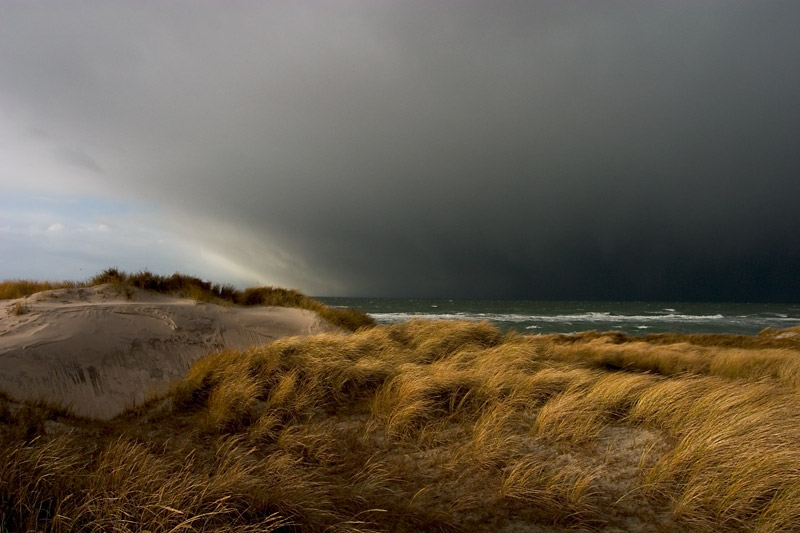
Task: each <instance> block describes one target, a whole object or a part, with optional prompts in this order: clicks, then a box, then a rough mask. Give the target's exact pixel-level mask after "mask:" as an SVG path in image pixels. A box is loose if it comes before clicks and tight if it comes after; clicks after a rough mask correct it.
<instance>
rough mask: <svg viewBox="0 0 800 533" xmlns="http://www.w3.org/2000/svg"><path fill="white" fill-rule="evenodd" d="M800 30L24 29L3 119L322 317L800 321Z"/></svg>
mask: <svg viewBox="0 0 800 533" xmlns="http://www.w3.org/2000/svg"><path fill="white" fill-rule="evenodd" d="M798 19H800V8H798V7H797V5H796V4H795V3H792V2H777V1H775V2H760V1H752V2H723V1H711V2H703V3H697V2H689V1H685V2H680V1H678V2H669V3H667V2H616V1H615V2H602V3H600V2H588V1H587V2H569V3H566V2H556V1H553V2H535V3H534V2H501V3H491V4H489V3H485V2H477V1H476V2H461V3H458V4H454V3H439V2H436V3H431V2H421V1H420V2H396V3H383V2H381V3H376V2H303V3H299V2H270V3H264V4H262V3H248V2H243V3H237V4H233V5H231V4H228V3H224V4H223V3H222V2H219V3H214V2H201V3H196V4H192V6H191V7H189V6H187V5H186V4H164V3H156V2H152V3H129V2H107V3H103V4H96V3H85V2H69V3H62V2H51V3H27V2H6V3H4V4H3V5H2V7H0V21H3V22H0V68H1V69H2V72H5V73H7V76H6V77H4V78H3V80H2V81H0V98H2V100H0V105H2V106H13V107H14V108H15V109H23V110H24V111H25V113H26V116H27V117H28V120H29V121H30V125H29V126H30V127H32V128H36V127H40V128H43V129H45V130H47V131H48V132H52V135H53V141H52V142H54V143H58V142H60V143H65V144H68V145H70V146H85V147H86V152H87V153H91V154H92V156H93V157H95V158H96V164H97V165H98V166H100V167H102V168H104V169H112V168H113V169H114V172H111V171H110V170H108V171H107V172H106V176H103V178H102V180H101V178H100V177H99V176H98V178H97V179H98V180H100V181H98V183H99V184H100V185H99V186H100V187H102V188H105V190H107V192H108V193H109V194H111V193H114V194H117V195H119V196H129V195H130V196H133V197H138V198H140V199H141V201H143V202H151V203H155V204H156V205H160V206H161V207H162V208H163V209H165V210H170V211H172V212H177V213H179V214H181V217H182V218H181V217H179V219H180V220H183V221H189V222H184V223H183V225H182V227H180V228H178V229H179V230H180V231H183V232H184V233H185V234H186V235H187V237H190V238H195V239H203V238H204V237H203V235H202V232H199V231H198V230H193V229H192V227H193V226H195V225H194V224H192V223H191V220H193V219H197V218H198V217H201V218H202V219H203V220H205V221H207V222H208V223H209V224H213V221H214V220H219V221H224V222H225V224H226V227H230V228H232V229H231V230H230V232H229V233H227V234H226V235H225V236H221V237H218V238H214V239H213V243H214V246H215V247H216V248H217V249H219V250H220V251H221V252H224V253H229V254H230V255H231V256H232V258H233V259H235V260H237V261H241V262H243V263H246V264H247V266H248V267H249V268H253V269H259V268H265V269H267V270H270V269H272V270H274V271H275V274H276V275H278V274H280V276H284V277H286V276H289V277H291V276H294V278H293V279H295V280H296V283H298V284H300V285H301V286H302V288H304V289H306V290H308V291H310V292H329V291H341V292H344V293H349V294H389V295H426V294H427V295H454V296H503V297H532V298H536V297H541V298H620V299H622V298H666V299H669V298H675V299H787V300H791V299H794V300H797V299H798V298H800V276H798V274H797V272H800V242H799V241H798V239H796V238H795V237H794V232H795V228H796V227H797V225H798V222H800V220H799V218H800V216H799V215H798V210H797V209H796V198H797V197H798V194H799V193H800V180H799V179H797V176H798V171H799V170H800V155H798V151H797V150H796V149H795V147H794V145H793V142H794V139H796V138H797V134H798V133H800V131H799V130H800V106H798V105H797V100H796V95H797V94H800V75H799V74H798V70H797V69H796V68H795V63H796V59H797V57H798V56H800V34H798V32H797V31H796V28H797V27H798V22H800V20H798ZM73 162H74V161H73ZM176 220H177V219H176ZM237 228H238V230H237ZM243 235H246V237H243ZM259 236H261V239H262V240H263V242H262V243H259ZM207 240H208V239H207ZM209 242H211V241H209ZM274 257H280V258H281V259H280V260H279V261H276V260H274V259H272V258H274ZM260 258H263V259H260ZM268 264H269V265H272V266H269V267H267V266H265V265H268ZM278 264H280V265H282V266H276V265H278ZM278 271H280V272H278ZM325 280H328V282H326V281H325Z"/></svg>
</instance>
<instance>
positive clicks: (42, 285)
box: [0, 268, 375, 331]
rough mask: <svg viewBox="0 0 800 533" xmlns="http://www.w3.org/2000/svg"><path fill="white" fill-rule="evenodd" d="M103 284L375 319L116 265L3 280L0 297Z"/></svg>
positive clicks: (344, 323) (367, 322)
mask: <svg viewBox="0 0 800 533" xmlns="http://www.w3.org/2000/svg"><path fill="white" fill-rule="evenodd" d="M103 283H110V284H112V285H113V286H114V287H115V288H116V290H117V292H118V293H120V294H124V295H126V296H127V297H128V298H132V297H133V290H132V289H133V288H136V289H141V290H146V291H152V292H158V293H162V294H171V295H175V296H179V297H182V298H191V299H193V300H197V301H200V302H211V303H218V304H235V305H244V306H256V305H264V306H278V307H297V308H300V309H307V310H309V311H314V312H315V313H317V314H319V316H321V317H322V318H323V319H325V320H326V321H327V322H329V323H330V324H333V325H334V326H337V327H340V328H342V329H344V330H347V331H356V330H357V329H359V328H362V327H372V326H374V325H375V321H374V320H372V318H371V317H370V316H369V315H367V314H366V313H364V312H362V311H359V310H357V309H349V308H333V307H328V306H327V305H325V304H323V303H322V302H319V301H317V300H314V299H313V298H309V297H308V296H306V295H304V294H302V293H300V292H298V291H296V290H293V289H283V288H278V287H251V288H248V289H245V290H243V291H240V290H238V289H236V288H235V287H233V286H232V285H221V284H219V283H211V282H209V281H203V280H202V279H200V278H197V277H194V276H189V275H186V274H180V273H177V272H176V273H175V274H172V275H171V276H161V275H158V274H153V273H152V272H150V271H147V270H143V271H141V272H137V273H134V274H128V273H127V272H123V271H121V270H119V269H117V268H108V269H106V270H104V271H103V272H101V273H100V274H98V275H96V276H94V277H93V278H92V279H90V280H89V281H86V282H67V281H62V282H48V281H29V280H6V281H2V282H0V300H3V299H14V298H22V297H24V296H29V295H31V294H34V293H37V292H41V291H46V290H52V289H61V288H76V287H91V286H94V285H100V284H103Z"/></svg>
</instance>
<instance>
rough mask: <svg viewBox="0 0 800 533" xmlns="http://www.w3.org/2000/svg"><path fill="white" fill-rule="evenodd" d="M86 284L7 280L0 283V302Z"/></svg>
mask: <svg viewBox="0 0 800 533" xmlns="http://www.w3.org/2000/svg"><path fill="white" fill-rule="evenodd" d="M85 285H86V284H84V283H78V282H74V281H35V280H30V279H7V280H3V281H0V300H15V299H17V298H24V297H26V296H30V295H31V294H36V293H37V292H42V291H51V290H53V289H71V288H76V287H83V286H85Z"/></svg>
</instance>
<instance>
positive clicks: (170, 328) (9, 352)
mask: <svg viewBox="0 0 800 533" xmlns="http://www.w3.org/2000/svg"><path fill="white" fill-rule="evenodd" d="M18 303H19V304H21V305H22V306H23V310H24V312H23V313H22V314H16V310H17V304H18ZM333 329H335V328H333V327H332V326H330V325H328V324H327V323H326V322H324V321H323V320H321V319H320V318H319V317H318V316H317V315H316V314H315V313H313V312H310V311H306V310H301V309H293V308H283V307H251V308H241V307H234V306H219V305H214V304H207V303H197V302H195V301H194V300H188V299H180V298H175V297H171V296H166V295H161V294H155V293H150V292H146V291H136V292H134V293H133V297H132V299H128V298H126V297H125V296H124V295H121V294H118V293H117V291H116V290H115V289H114V288H113V287H112V286H111V285H110V284H106V285H98V286H96V287H91V288H85V289H60V290H54V291H45V292H41V293H38V294H35V295H33V296H31V297H29V298H23V299H19V300H7V301H2V302H0V390H2V391H3V392H6V393H8V394H9V395H11V396H12V397H14V398H15V399H20V400H21V399H37V398H45V399H47V400H50V401H55V402H61V403H63V404H67V405H70V406H71V408H72V409H73V411H74V412H75V413H77V414H80V415H88V416H94V417H100V418H109V417H111V416H114V415H115V414H117V413H119V412H120V411H121V410H122V409H123V408H124V407H126V406H129V405H131V404H133V403H139V402H142V401H143V400H144V399H145V398H146V396H147V395H148V393H150V392H153V391H158V390H163V389H164V388H165V387H166V385H167V384H168V383H169V382H170V381H171V380H174V379H177V378H179V377H181V376H183V375H185V373H186V371H187V369H188V368H189V367H190V366H191V364H192V363H193V362H194V361H196V360H197V359H199V358H200V357H203V356H204V355H206V354H208V353H209V352H210V351H214V350H220V349H223V348H233V347H244V346H249V345H252V344H259V343H265V342H270V341H272V340H274V339H276V338H278V337H285V336H292V335H303V334H310V333H318V332H323V331H331V330H333Z"/></svg>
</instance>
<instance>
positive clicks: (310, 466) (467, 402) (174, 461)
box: [0, 293, 800, 532]
mask: <svg viewBox="0 0 800 533" xmlns="http://www.w3.org/2000/svg"><path fill="white" fill-rule="evenodd" d="M292 297H293V296H292ZM262 298H263V295H261V294H260V293H258V294H257V295H256V296H255V299H256V300H260V299H262ZM714 341H716V342H714ZM798 359H800V328H794V329H790V330H785V331H782V332H776V331H766V332H764V333H763V334H762V335H759V336H757V337H752V338H747V339H739V338H737V339H731V338H728V337H726V336H716V337H713V338H711V337H708V336H695V335H685V336H681V335H673V336H655V337H642V338H636V337H627V336H624V335H621V334H618V333H613V332H612V333H598V332H587V333H584V334H578V335H542V336H523V335H520V334H517V333H507V334H503V333H501V332H500V331H499V330H498V329H497V328H495V327H494V326H492V325H491V324H489V323H485V322H483V323H475V322H430V321H420V320H412V321H409V322H406V323H401V324H395V325H391V326H380V327H373V328H368V329H361V330H359V331H357V332H355V333H338V334H334V333H329V334H321V335H315V336H310V337H294V338H284V339H279V340H277V341H274V342H272V343H271V344H268V345H263V346H257V347H251V348H248V349H244V350H227V351H223V352H218V353H214V354H211V355H209V356H208V357H206V358H204V359H201V360H199V361H197V362H196V363H195V364H194V366H193V367H192V368H191V370H190V371H189V373H188V374H187V375H186V377H185V378H184V379H182V380H180V381H178V382H176V383H174V384H173V385H172V387H171V389H170V391H169V393H168V394H166V395H165V396H162V397H158V398H153V399H152V400H150V401H149V402H148V403H146V404H145V405H142V406H139V407H137V408H135V409H133V410H130V411H127V412H125V413H123V414H122V415H120V416H118V417H116V418H115V419H112V420H110V421H96V420H89V419H79V418H76V417H72V416H71V415H70V414H69V412H68V411H67V410H64V409H61V408H58V407H53V406H48V405H47V404H46V403H41V402H40V403H38V404H17V403H15V402H13V401H12V400H11V399H9V398H5V397H3V398H0V424H2V433H0V439H2V442H0V445H2V447H3V450H4V454H3V455H2V456H1V457H0V530H4V529H5V530H9V531H25V530H37V531H39V530H46V531H77V530H81V531H121V530H125V531H131V530H142V531H143V530H153V531H183V530H197V531H205V530H215V531H216V530H220V531H320V532H321V531H353V532H356V531H498V530H505V531H514V530H531V529H533V530H543V531H548V530H552V531H562V530H581V531H587V530H588V531H595V530H617V531H636V530H638V531H654V530H662V531H666V530H669V531H672V530H677V531H681V530H684V531H720V530H726V531H727V530H741V531H752V530H758V531H791V530H797V529H798V528H800V447H798V446H797V443H798V442H800V411H798V410H797V405H798V404H800V403H799V402H800V381H799V380H798V371H797V368H798V366H797V365H798ZM536 528H538V529H536Z"/></svg>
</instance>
